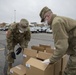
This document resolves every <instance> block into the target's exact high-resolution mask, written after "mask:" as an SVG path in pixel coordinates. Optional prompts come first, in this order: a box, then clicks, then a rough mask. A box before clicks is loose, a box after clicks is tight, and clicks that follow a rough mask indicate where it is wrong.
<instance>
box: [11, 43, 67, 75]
mask: <svg viewBox="0 0 76 75" xmlns="http://www.w3.org/2000/svg"><path fill="white" fill-rule="evenodd" d="M53 53H54V49H51V46H47V45H41V44H40V45H39V46H32V47H31V49H29V48H25V50H24V53H23V63H22V64H21V65H18V66H15V67H13V68H11V70H10V72H11V75H62V73H63V71H64V69H65V66H66V63H67V59H66V58H67V57H68V56H67V55H65V56H63V58H62V59H60V60H58V61H57V62H55V63H54V64H49V65H47V64H44V63H42V61H43V60H45V59H48V58H50V57H51V56H52V55H53Z"/></svg>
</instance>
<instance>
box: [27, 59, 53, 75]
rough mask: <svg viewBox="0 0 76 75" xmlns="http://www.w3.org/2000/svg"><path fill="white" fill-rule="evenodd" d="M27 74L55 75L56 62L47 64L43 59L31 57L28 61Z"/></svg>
mask: <svg viewBox="0 0 76 75" xmlns="http://www.w3.org/2000/svg"><path fill="white" fill-rule="evenodd" d="M26 75H54V64H52V65H46V64H44V63H42V61H41V60H38V59H36V58H30V59H29V60H28V61H27V62H26Z"/></svg>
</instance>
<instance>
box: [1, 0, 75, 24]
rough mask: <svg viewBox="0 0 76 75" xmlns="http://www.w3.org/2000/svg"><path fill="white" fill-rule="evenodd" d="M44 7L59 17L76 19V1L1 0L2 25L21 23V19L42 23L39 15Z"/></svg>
mask: <svg viewBox="0 0 76 75" xmlns="http://www.w3.org/2000/svg"><path fill="white" fill-rule="evenodd" d="M44 6H48V7H49V8H50V9H51V10H52V11H53V13H55V14H57V15H62V16H67V17H70V18H73V19H76V0H0V23H2V22H7V23H11V22H14V20H16V22H19V21H20V19H21V18H26V19H27V20H28V21H29V22H37V23H40V17H39V13H40V10H41V9H42V8H43V7H44ZM15 10H16V11H15Z"/></svg>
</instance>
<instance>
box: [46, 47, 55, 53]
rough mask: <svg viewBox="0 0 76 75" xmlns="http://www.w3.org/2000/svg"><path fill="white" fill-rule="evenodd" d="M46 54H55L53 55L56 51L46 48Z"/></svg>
mask: <svg viewBox="0 0 76 75" xmlns="http://www.w3.org/2000/svg"><path fill="white" fill-rule="evenodd" d="M46 52H47V53H52V54H53V53H54V49H51V48H46Z"/></svg>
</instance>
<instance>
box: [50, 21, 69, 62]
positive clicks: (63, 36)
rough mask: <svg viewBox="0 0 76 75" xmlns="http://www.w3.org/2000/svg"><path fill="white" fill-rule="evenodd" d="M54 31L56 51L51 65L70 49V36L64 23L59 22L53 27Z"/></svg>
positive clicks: (51, 59)
mask: <svg viewBox="0 0 76 75" xmlns="http://www.w3.org/2000/svg"><path fill="white" fill-rule="evenodd" d="M52 30H53V38H54V45H55V48H56V50H55V51H54V54H53V56H52V57H51V58H50V61H51V63H54V62H55V61H57V60H59V59H60V58H61V57H62V56H63V55H64V54H65V53H66V51H67V48H68V35H67V32H66V29H65V27H64V23H61V22H59V21H58V22H56V23H54V24H53V25H52Z"/></svg>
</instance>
